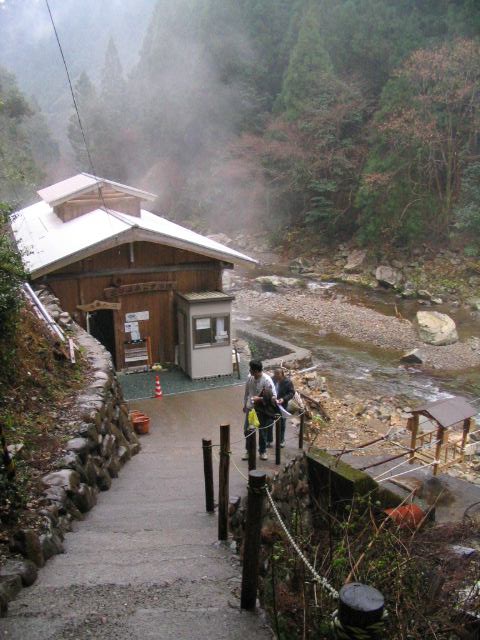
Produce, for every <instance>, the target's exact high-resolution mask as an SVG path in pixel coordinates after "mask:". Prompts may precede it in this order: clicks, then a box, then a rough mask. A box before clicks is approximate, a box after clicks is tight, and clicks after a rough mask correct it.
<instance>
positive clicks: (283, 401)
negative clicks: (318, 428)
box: [273, 369, 295, 447]
mask: <svg viewBox="0 0 480 640" xmlns="http://www.w3.org/2000/svg"><path fill="white" fill-rule="evenodd" d="M273 382H274V384H275V389H276V391H277V404H279V405H280V406H281V407H283V409H285V411H288V408H287V407H288V403H289V402H290V400H291V399H292V398H293V396H294V395H295V389H294V386H293V382H292V381H291V380H290V378H287V376H286V375H285V371H284V369H275V371H274V373H273ZM286 426H287V420H286V418H282V419H281V423H280V446H281V447H284V446H285V428H286Z"/></svg>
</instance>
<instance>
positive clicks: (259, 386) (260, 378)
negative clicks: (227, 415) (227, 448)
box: [242, 360, 277, 460]
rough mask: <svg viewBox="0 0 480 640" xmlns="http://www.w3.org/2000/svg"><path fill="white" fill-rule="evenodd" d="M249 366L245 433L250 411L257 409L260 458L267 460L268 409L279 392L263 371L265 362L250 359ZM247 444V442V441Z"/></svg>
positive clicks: (245, 399)
mask: <svg viewBox="0 0 480 640" xmlns="http://www.w3.org/2000/svg"><path fill="white" fill-rule="evenodd" d="M249 367H250V375H249V376H248V378H247V382H246V383H245V395H244V398H243V412H244V413H245V425H244V430H245V435H247V432H248V412H249V411H250V409H255V410H256V411H257V415H258V420H259V422H260V428H259V438H258V444H259V449H258V450H259V453H260V460H267V459H268V457H267V431H268V428H267V427H268V426H269V413H270V411H268V409H269V408H270V406H269V405H270V404H272V403H275V400H276V397H277V393H276V391H275V385H274V384H273V380H272V378H271V377H270V376H269V375H268V374H267V373H265V372H264V371H263V364H262V363H261V362H260V360H250V362H249ZM246 444H247V442H246V441H245V445H246ZM242 459H243V460H247V459H248V455H247V454H245V455H244V456H243V458H242Z"/></svg>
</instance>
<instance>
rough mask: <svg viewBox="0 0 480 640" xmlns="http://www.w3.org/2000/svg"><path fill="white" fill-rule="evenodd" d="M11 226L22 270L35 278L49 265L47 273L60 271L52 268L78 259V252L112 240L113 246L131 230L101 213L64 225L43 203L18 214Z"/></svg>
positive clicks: (91, 213)
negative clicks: (118, 237) (22, 263)
mask: <svg viewBox="0 0 480 640" xmlns="http://www.w3.org/2000/svg"><path fill="white" fill-rule="evenodd" d="M11 226H12V231H13V233H14V235H15V239H16V241H17V244H18V247H19V249H20V251H21V252H22V256H23V262H24V264H25V267H26V268H27V269H28V271H29V272H30V273H31V275H32V276H34V277H35V275H36V273H37V272H38V271H39V270H41V269H45V267H47V266H50V265H52V268H51V269H50V271H53V270H55V268H59V267H58V266H57V267H55V266H53V265H55V264H56V263H58V262H59V261H63V260H64V259H65V258H67V257H69V256H71V257H72V260H71V262H75V260H78V259H80V258H79V257H78V254H79V253H80V252H82V251H85V249H87V248H89V247H95V245H98V244H99V243H104V242H105V241H107V240H112V246H113V244H114V243H115V238H116V236H118V235H119V234H122V233H124V232H125V231H128V230H129V229H130V225H128V224H126V223H125V222H124V221H122V220H119V219H118V218H115V217H114V216H110V215H108V214H107V213H105V211H103V209H96V210H95V211H91V212H90V213H86V214H85V215H83V216H81V217H79V218H74V219H73V220H70V221H69V222H68V223H65V222H62V221H61V220H60V219H59V218H58V217H57V216H56V215H55V214H54V213H53V212H52V210H51V209H50V207H49V206H48V205H47V204H46V203H45V202H39V203H37V204H36V205H32V206H31V207H27V208H26V209H23V210H22V211H20V212H19V213H18V214H17V215H15V216H14V218H13V220H12V223H11ZM91 253H94V251H92V252H91ZM67 264H68V262H67ZM47 272H48V271H47Z"/></svg>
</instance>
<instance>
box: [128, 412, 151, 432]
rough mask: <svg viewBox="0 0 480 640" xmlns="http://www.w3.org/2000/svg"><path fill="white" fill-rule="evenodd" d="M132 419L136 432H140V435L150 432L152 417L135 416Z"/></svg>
mask: <svg viewBox="0 0 480 640" xmlns="http://www.w3.org/2000/svg"><path fill="white" fill-rule="evenodd" d="M132 421H133V428H134V429H135V433H138V435H145V434H146V433H149V432H150V418H149V417H148V416H145V415H140V416H134V417H133V418H132Z"/></svg>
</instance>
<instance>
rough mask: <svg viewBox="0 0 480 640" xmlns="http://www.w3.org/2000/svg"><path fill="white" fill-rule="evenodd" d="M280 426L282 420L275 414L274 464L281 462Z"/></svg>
mask: <svg viewBox="0 0 480 640" xmlns="http://www.w3.org/2000/svg"><path fill="white" fill-rule="evenodd" d="M281 428H282V421H281V419H280V416H275V464H281V462H282V455H281V449H280V432H281Z"/></svg>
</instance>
